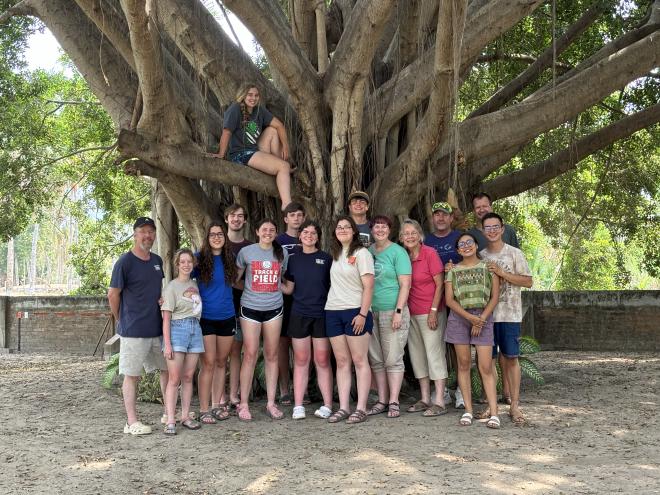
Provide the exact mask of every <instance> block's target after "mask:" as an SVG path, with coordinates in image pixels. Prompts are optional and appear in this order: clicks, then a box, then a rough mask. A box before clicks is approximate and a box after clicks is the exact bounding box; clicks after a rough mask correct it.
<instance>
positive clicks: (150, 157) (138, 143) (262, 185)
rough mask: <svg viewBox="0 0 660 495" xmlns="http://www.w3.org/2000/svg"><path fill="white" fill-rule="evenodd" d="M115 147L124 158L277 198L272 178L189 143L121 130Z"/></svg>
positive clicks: (174, 172) (170, 171) (189, 176)
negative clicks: (165, 140) (168, 142)
mask: <svg viewBox="0 0 660 495" xmlns="http://www.w3.org/2000/svg"><path fill="white" fill-rule="evenodd" d="M118 149H119V151H120V153H121V154H122V156H123V157H125V158H129V157H134V158H139V159H140V160H142V161H144V162H146V163H148V164H149V165H151V166H152V167H154V168H157V169H161V170H162V171H163V172H167V173H170V174H177V175H182V176H184V177H188V178H191V179H204V180H208V181H213V182H219V183H222V184H226V185H231V186H239V187H243V188H246V189H250V190H251V191H255V192H260V193H264V194H267V195H269V196H273V197H277V188H276V187H275V179H274V178H273V177H270V176H268V175H266V174H264V173H262V172H259V171H257V170H255V169H253V168H250V167H247V166H242V165H238V164H236V163H232V162H228V161H226V160H221V159H220V158H218V157H217V156H214V155H211V154H208V153H203V152H201V151H199V149H197V148H194V147H193V146H192V145H186V144H182V145H178V146H173V145H169V144H164V143H159V142H156V141H155V140H152V139H150V138H149V137H148V136H142V135H140V134H138V133H135V132H132V131H129V130H127V129H122V130H121V131H120V133H119V139H118Z"/></svg>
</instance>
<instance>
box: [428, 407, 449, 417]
mask: <svg viewBox="0 0 660 495" xmlns="http://www.w3.org/2000/svg"><path fill="white" fill-rule="evenodd" d="M448 412H449V411H447V408H446V407H442V406H441V405H439V404H433V405H432V406H431V407H429V408H428V409H427V410H426V411H424V412H423V413H422V416H424V417H425V418H431V417H434V416H442V415H443V414H447V413H448Z"/></svg>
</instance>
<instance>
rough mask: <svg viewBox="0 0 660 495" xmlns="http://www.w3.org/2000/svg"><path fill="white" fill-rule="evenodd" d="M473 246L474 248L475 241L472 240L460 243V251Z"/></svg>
mask: <svg viewBox="0 0 660 495" xmlns="http://www.w3.org/2000/svg"><path fill="white" fill-rule="evenodd" d="M471 246H474V241H473V240H472V239H468V240H467V241H461V242H459V243H458V249H465V248H469V247H471Z"/></svg>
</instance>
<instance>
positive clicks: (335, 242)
mask: <svg viewBox="0 0 660 495" xmlns="http://www.w3.org/2000/svg"><path fill="white" fill-rule="evenodd" d="M342 220H346V221H347V222H348V223H350V224H351V229H353V239H351V244H350V245H349V246H348V256H351V255H352V254H353V253H355V251H357V250H358V249H360V248H361V247H364V246H362V242H361V241H360V233H359V232H358V228H357V224H356V223H355V220H353V219H352V218H351V217H350V216H348V215H340V216H338V217H337V220H335V229H334V230H333V232H332V241H331V242H330V254H331V255H332V258H333V259H335V260H338V259H339V257H340V256H341V252H342V251H343V249H344V246H342V245H341V242H339V239H337V230H336V229H337V225H338V224H339V222H341V221H342Z"/></svg>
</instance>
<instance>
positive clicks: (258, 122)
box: [222, 103, 273, 153]
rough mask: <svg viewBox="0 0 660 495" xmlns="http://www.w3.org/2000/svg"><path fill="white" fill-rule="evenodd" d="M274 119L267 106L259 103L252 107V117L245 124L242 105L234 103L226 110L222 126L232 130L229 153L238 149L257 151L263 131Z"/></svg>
mask: <svg viewBox="0 0 660 495" xmlns="http://www.w3.org/2000/svg"><path fill="white" fill-rule="evenodd" d="M272 120H273V114H272V113H270V112H269V111H268V110H267V109H266V107H264V106H261V105H257V106H256V107H254V108H253V109H252V113H251V114H250V118H249V119H248V121H247V122H246V123H245V125H243V115H242V114H241V106H240V105H239V104H238V103H232V104H231V105H230V106H229V108H228V109H227V110H226V111H225V115H224V118H223V123H222V127H223V128H225V129H228V130H230V131H231V140H230V141H229V153H236V152H238V151H248V150H249V151H257V141H258V140H259V136H260V135H261V131H263V130H264V128H266V127H268V126H269V125H270V123H271V121H272Z"/></svg>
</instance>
